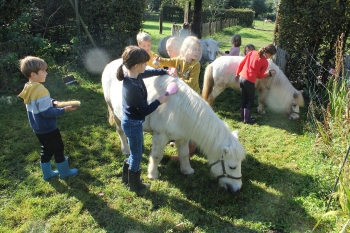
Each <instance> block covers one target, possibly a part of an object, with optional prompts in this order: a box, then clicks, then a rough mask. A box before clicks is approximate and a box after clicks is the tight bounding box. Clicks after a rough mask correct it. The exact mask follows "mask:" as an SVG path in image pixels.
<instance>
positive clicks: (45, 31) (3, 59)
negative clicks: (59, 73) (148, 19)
mask: <svg viewBox="0 0 350 233" xmlns="http://www.w3.org/2000/svg"><path fill="white" fill-rule="evenodd" d="M74 2H75V1H73V0H55V1H46V0H36V1H24V2H22V1H18V0H15V1H13V0H4V1H1V3H0V4H1V5H0V6H1V8H0V22H2V23H1V26H0V51H1V54H0V72H1V73H2V75H1V76H0V95H1V94H11V93H18V91H19V90H20V89H21V88H22V87H23V86H22V82H24V81H25V79H23V80H22V79H21V77H22V78H23V76H22V75H21V74H20V72H19V70H18V60H19V59H20V58H22V57H24V56H27V55H34V56H39V57H42V58H43V59H45V60H46V61H47V62H48V64H49V66H51V65H53V64H58V65H65V64H67V63H69V64H71V63H76V64H77V63H79V62H80V63H81V62H82V61H83V59H84V56H85V54H86V53H87V52H88V51H89V50H90V49H91V48H93V47H94V46H93V43H92V42H91V39H90V37H89V36H88V34H87V33H86V31H85V30H84V27H83V26H82V24H80V27H79V28H77V22H76V12H75V10H74V8H73V6H72V5H71V3H73V4H74ZM144 4H145V2H144V1H138V0H128V1H121V0H112V1H111V0H101V1H89V0H80V1H79V7H78V8H79V14H80V16H81V18H82V20H83V22H84V23H85V25H86V29H87V30H88V31H89V33H90V35H91V38H92V40H93V42H94V43H95V44H96V46H97V47H98V48H101V49H104V50H105V51H106V52H107V53H108V55H109V57H110V58H111V59H115V58H117V57H120V55H121V53H122V51H123V49H124V47H125V46H126V45H128V44H136V34H137V33H138V32H139V30H140V28H141V27H142V18H143V11H144V9H145V5H144ZM78 29H79V30H78ZM79 31H80V33H79ZM19 86H20V87H19Z"/></svg>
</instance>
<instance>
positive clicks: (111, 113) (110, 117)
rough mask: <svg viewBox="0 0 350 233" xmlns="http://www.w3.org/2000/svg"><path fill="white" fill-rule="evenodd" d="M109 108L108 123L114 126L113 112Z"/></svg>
mask: <svg viewBox="0 0 350 233" xmlns="http://www.w3.org/2000/svg"><path fill="white" fill-rule="evenodd" d="M107 107H108V123H109V124H110V125H114V124H115V120H114V115H113V111H112V109H111V107H109V105H107Z"/></svg>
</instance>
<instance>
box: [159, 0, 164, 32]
mask: <svg viewBox="0 0 350 233" xmlns="http://www.w3.org/2000/svg"><path fill="white" fill-rule="evenodd" d="M162 33H163V5H162V0H160V1H159V34H162Z"/></svg>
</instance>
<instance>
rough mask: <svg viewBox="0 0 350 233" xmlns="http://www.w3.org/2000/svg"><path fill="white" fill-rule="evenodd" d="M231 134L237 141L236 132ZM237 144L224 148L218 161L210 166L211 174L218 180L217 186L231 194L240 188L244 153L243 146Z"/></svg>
mask: <svg viewBox="0 0 350 233" xmlns="http://www.w3.org/2000/svg"><path fill="white" fill-rule="evenodd" d="M232 134H233V135H234V137H235V138H237V139H238V133H237V131H234V132H232ZM238 144H239V145H237V143H236V145H227V146H224V147H223V148H222V154H221V155H220V157H219V159H218V160H217V161H215V162H213V163H211V164H210V169H211V173H212V174H213V175H214V176H215V177H216V178H218V179H219V185H220V186H221V187H223V188H225V189H226V190H230V191H231V192H232V193H233V192H236V191H238V190H239V189H240V188H241V187H242V173H241V163H242V160H243V159H244V156H245V153H244V149H243V146H242V145H241V144H240V143H238Z"/></svg>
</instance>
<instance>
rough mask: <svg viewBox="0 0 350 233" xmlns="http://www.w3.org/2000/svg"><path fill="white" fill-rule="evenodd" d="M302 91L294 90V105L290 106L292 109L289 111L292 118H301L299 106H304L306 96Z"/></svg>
mask: <svg viewBox="0 0 350 233" xmlns="http://www.w3.org/2000/svg"><path fill="white" fill-rule="evenodd" d="M302 93H303V91H294V94H293V98H292V106H291V108H290V111H287V114H288V115H289V119H290V120H297V119H299V115H300V110H299V107H302V106H304V98H303V95H302Z"/></svg>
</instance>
